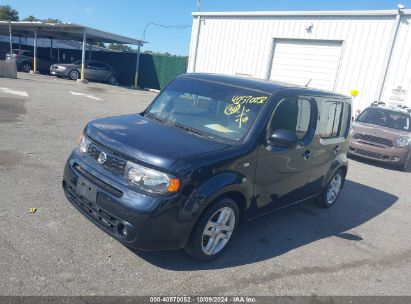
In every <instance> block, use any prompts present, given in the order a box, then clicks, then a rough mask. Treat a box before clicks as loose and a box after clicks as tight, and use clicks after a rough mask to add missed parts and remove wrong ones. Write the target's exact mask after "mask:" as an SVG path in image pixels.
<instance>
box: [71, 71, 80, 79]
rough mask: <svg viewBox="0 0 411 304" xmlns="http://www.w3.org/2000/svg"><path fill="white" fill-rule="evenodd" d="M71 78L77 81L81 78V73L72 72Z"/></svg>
mask: <svg viewBox="0 0 411 304" xmlns="http://www.w3.org/2000/svg"><path fill="white" fill-rule="evenodd" d="M69 77H70V79H71V80H77V79H79V78H80V73H79V72H78V71H77V70H72V71H70V73H69Z"/></svg>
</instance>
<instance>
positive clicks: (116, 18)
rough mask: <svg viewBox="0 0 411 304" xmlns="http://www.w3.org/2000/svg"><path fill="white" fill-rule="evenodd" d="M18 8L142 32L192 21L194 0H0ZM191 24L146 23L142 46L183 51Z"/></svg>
mask: <svg viewBox="0 0 411 304" xmlns="http://www.w3.org/2000/svg"><path fill="white" fill-rule="evenodd" d="M398 3H402V4H404V5H405V6H406V7H407V8H411V0H356V1H352V0H339V1H335V0H288V1H285V0H202V5H201V10H202V11H257V10H271V11H272V10H356V9H357V10H358V9H368V10H369V9H395V8H396V7H397V4H398ZM3 4H9V5H11V6H12V7H13V8H15V9H17V10H18V11H19V15H20V18H24V17H27V16H28V15H34V16H36V17H37V18H48V17H51V18H58V19H60V20H62V21H66V22H74V23H79V24H83V25H87V26H90V27H94V28H97V29H101V30H106V31H109V32H113V33H117V34H122V35H126V36H130V37H134V38H141V36H142V33H143V30H144V27H145V25H146V24H147V23H150V22H154V23H160V24H164V25H191V23H192V16H191V13H192V12H193V11H195V10H196V0H117V1H112V0H111V1H110V0H83V1H81V0H63V1H61V0H5V1H4V0H0V5H3ZM190 33H191V28H185V29H164V28H161V27H156V26H149V27H148V28H147V30H146V35H145V39H146V40H147V41H149V42H150V43H149V44H147V45H145V46H144V48H143V50H153V51H158V52H169V53H171V54H176V55H187V54H188V50H189V43H190Z"/></svg>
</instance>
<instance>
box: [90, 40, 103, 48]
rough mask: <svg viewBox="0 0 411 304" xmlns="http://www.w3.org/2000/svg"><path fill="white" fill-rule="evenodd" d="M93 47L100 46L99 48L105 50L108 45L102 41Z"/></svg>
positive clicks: (95, 43)
mask: <svg viewBox="0 0 411 304" xmlns="http://www.w3.org/2000/svg"><path fill="white" fill-rule="evenodd" d="M92 45H95V46H98V47H100V48H103V49H105V48H106V45H105V44H104V42H101V41H97V42H94V43H92Z"/></svg>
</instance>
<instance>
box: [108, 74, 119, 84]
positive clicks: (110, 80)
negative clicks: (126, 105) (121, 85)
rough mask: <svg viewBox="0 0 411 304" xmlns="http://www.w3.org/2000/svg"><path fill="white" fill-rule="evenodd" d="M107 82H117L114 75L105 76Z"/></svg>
mask: <svg viewBox="0 0 411 304" xmlns="http://www.w3.org/2000/svg"><path fill="white" fill-rule="evenodd" d="M107 82H108V83H109V84H111V85H116V84H117V79H116V76H114V75H110V76H109V77H108V78H107Z"/></svg>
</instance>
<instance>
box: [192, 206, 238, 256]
mask: <svg viewBox="0 0 411 304" xmlns="http://www.w3.org/2000/svg"><path fill="white" fill-rule="evenodd" d="M238 222H239V210H238V206H237V204H236V203H235V202H234V201H233V200H232V199H230V198H222V199H220V200H218V201H217V202H216V203H214V204H213V205H212V206H211V207H210V208H209V209H208V210H206V211H205V213H204V214H203V215H202V216H201V218H200V219H199V220H198V222H197V224H196V226H195V227H194V230H193V232H192V234H191V236H190V239H189V241H188V243H187V246H186V248H185V251H186V252H187V253H188V254H189V255H190V256H192V257H193V258H194V259H196V260H198V261H202V262H205V261H210V260H212V259H214V258H216V257H217V256H219V255H220V254H222V253H223V252H224V250H225V249H226V248H227V246H228V243H229V242H230V240H231V239H232V237H233V235H234V233H235V232H236V229H237V227H238Z"/></svg>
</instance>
